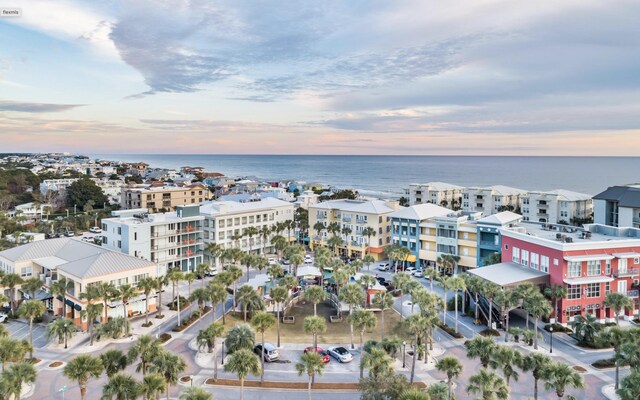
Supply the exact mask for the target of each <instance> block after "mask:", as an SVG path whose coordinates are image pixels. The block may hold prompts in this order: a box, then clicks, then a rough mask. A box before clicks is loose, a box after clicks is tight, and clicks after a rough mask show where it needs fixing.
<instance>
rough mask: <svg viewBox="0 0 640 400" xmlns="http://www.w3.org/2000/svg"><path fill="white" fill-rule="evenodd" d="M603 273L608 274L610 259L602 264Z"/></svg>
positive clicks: (609, 271)
mask: <svg viewBox="0 0 640 400" xmlns="http://www.w3.org/2000/svg"><path fill="white" fill-rule="evenodd" d="M604 274H605V275H610V274H611V260H607V261H606V263H605V265H604Z"/></svg>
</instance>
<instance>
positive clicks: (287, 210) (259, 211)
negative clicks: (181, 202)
mask: <svg viewBox="0 0 640 400" xmlns="http://www.w3.org/2000/svg"><path fill="white" fill-rule="evenodd" d="M200 215H201V216H203V217H204V243H205V245H206V244H209V243H217V244H220V245H221V246H223V247H224V248H225V249H226V248H231V247H240V248H241V249H242V250H243V251H247V252H248V251H249V248H250V247H251V249H252V250H253V251H256V252H258V253H272V252H273V251H274V249H273V248H272V246H271V242H270V241H269V239H268V238H267V240H264V238H263V237H262V235H261V234H258V235H256V236H254V237H252V238H251V240H250V238H249V237H248V236H243V235H244V233H245V231H246V229H247V228H248V227H255V228H257V229H258V230H260V229H262V228H263V227H269V228H270V227H273V226H274V225H275V224H277V223H278V222H283V221H287V220H292V219H293V216H294V215H293V204H291V203H289V202H286V201H282V200H278V199H276V198H273V197H266V198H263V199H260V200H258V201H248V202H237V201H210V202H205V203H203V204H202V205H201V206H200ZM285 236H286V234H285Z"/></svg>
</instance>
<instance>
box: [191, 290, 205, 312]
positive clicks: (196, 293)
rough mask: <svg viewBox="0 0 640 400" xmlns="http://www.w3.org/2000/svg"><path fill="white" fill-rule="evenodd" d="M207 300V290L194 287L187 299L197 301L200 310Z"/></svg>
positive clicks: (202, 309)
mask: <svg viewBox="0 0 640 400" xmlns="http://www.w3.org/2000/svg"><path fill="white" fill-rule="evenodd" d="M207 300H209V291H208V290H207V289H203V288H197V289H194V290H193V292H191V294H190V295H189V301H191V302H192V303H197V304H198V308H199V309H200V312H203V311H204V305H205V303H206V302H207Z"/></svg>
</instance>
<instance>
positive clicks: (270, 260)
mask: <svg viewBox="0 0 640 400" xmlns="http://www.w3.org/2000/svg"><path fill="white" fill-rule="evenodd" d="M268 261H269V264H277V262H276V259H275V258H273V257H269V260H268Z"/></svg>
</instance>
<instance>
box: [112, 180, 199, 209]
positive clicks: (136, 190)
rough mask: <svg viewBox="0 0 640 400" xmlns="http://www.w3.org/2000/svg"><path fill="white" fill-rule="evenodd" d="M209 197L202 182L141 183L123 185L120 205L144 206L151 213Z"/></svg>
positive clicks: (130, 207)
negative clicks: (177, 183) (169, 184)
mask: <svg viewBox="0 0 640 400" xmlns="http://www.w3.org/2000/svg"><path fill="white" fill-rule="evenodd" d="M209 197H210V192H209V188H208V187H206V186H204V185H202V184H194V185H188V186H164V185H163V186H156V185H154V184H143V185H134V186H126V187H123V188H122V195H121V200H120V205H121V206H122V208H123V209H134V208H146V209H148V210H149V212H152V213H153V212H157V211H161V210H162V211H172V210H175V209H176V207H177V206H186V205H191V204H200V203H202V202H203V201H206V200H208V199H209Z"/></svg>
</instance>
